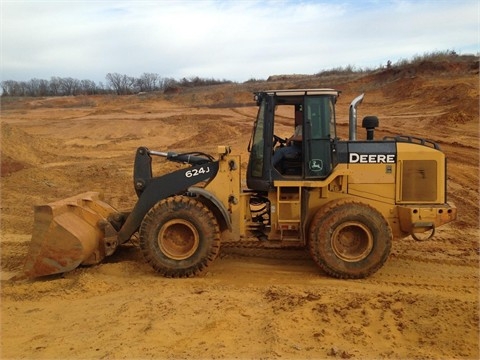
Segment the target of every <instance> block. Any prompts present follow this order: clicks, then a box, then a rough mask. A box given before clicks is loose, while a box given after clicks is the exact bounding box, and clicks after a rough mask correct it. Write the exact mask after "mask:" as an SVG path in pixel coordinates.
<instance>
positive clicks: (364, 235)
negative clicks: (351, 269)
mask: <svg viewBox="0 0 480 360" xmlns="http://www.w3.org/2000/svg"><path fill="white" fill-rule="evenodd" d="M331 243H332V249H333V251H334V253H335V255H336V256H338V257H339V258H340V259H342V260H344V261H347V262H355V261H360V260H363V259H365V258H366V257H367V256H368V254H370V252H371V251H372V248H373V235H372V233H371V231H370V229H369V228H368V227H367V226H365V225H364V224H362V223H359V222H355V221H349V222H345V223H343V224H340V225H339V226H338V227H337V228H336V229H335V231H334V232H333V234H332V238H331Z"/></svg>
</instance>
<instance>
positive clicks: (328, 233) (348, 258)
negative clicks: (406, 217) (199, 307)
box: [309, 201, 393, 279]
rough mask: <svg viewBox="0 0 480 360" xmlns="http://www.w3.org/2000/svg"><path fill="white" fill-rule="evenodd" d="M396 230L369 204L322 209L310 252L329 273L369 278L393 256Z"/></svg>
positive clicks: (345, 203)
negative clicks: (393, 232) (393, 233)
mask: <svg viewBox="0 0 480 360" xmlns="http://www.w3.org/2000/svg"><path fill="white" fill-rule="evenodd" d="M392 238H393V236H392V230H391V229H390V226H389V224H388V222H387V221H386V220H385V218H384V217H383V215H382V214H380V213H379V212H378V211H377V210H375V209H374V208H372V207H371V206H369V205H366V204H362V203H358V202H352V201H341V202H338V203H333V204H329V205H326V206H324V207H323V208H320V210H318V211H317V213H316V214H315V216H314V218H313V219H312V222H311V224H310V231H309V249H310V254H311V255H312V258H313V260H314V261H315V262H316V263H317V265H318V266H319V267H320V268H321V269H322V270H324V271H325V272H326V273H327V274H329V275H331V276H333V277H336V278H342V279H347V278H350V279H360V278H365V277H367V276H369V275H371V274H373V273H375V272H376V271H377V270H378V269H380V268H381V267H382V265H383V264H384V263H385V261H386V260H387V258H388V256H389V255H390V250H391V247H392Z"/></svg>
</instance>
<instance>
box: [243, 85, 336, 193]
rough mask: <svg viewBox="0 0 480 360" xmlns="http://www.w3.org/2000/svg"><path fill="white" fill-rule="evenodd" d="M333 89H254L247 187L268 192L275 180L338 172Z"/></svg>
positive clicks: (325, 175) (324, 176)
mask: <svg viewBox="0 0 480 360" xmlns="http://www.w3.org/2000/svg"><path fill="white" fill-rule="evenodd" d="M339 94H340V92H339V91H337V90H333V89H298V90H271V91H264V92H257V93H255V100H256V102H257V105H258V106H259V109H258V114H257V119H256V121H255V124H254V128H253V132H252V138H251V140H250V144H249V149H248V150H249V151H250V160H249V164H248V170H247V186H248V187H249V188H250V189H253V190H257V191H268V189H270V188H272V187H273V181H274V180H292V181H298V180H300V179H324V178H326V177H327V176H328V175H329V174H330V173H331V172H332V170H333V168H334V166H335V164H334V162H335V158H334V156H333V155H334V140H335V139H336V131H335V103H336V101H337V98H338V96H339Z"/></svg>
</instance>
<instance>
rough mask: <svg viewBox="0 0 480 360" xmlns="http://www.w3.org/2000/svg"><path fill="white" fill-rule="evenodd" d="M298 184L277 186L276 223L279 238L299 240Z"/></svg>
mask: <svg viewBox="0 0 480 360" xmlns="http://www.w3.org/2000/svg"><path fill="white" fill-rule="evenodd" d="M301 192H302V188H301V187H300V186H278V187H277V223H278V227H277V228H278V230H279V231H280V240H297V241H298V240H301Z"/></svg>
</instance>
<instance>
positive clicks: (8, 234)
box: [0, 56, 480, 359]
mask: <svg viewBox="0 0 480 360" xmlns="http://www.w3.org/2000/svg"><path fill="white" fill-rule="evenodd" d="M320 87H331V88H335V89H339V90H341V91H342V94H341V96H340V98H339V100H338V102H337V110H336V111H337V126H338V132H339V136H340V137H342V138H347V137H348V108H349V105H350V102H351V101H352V100H353V98H355V97H356V96H358V95H359V94H361V93H365V99H364V101H363V103H362V104H361V105H360V106H359V108H358V113H359V118H360V119H361V118H362V117H364V116H366V115H377V116H378V117H379V119H380V126H379V128H378V129H377V130H376V137H377V138H381V137H383V136H394V135H398V134H403V135H413V136H417V137H420V138H427V139H430V140H432V141H435V142H437V143H438V144H439V145H440V147H441V149H442V150H443V151H444V152H445V154H446V156H447V161H448V163H447V164H448V185H447V191H448V198H449V201H453V202H454V203H455V204H456V206H457V208H458V220H457V221H455V222H454V223H452V224H449V225H446V226H445V227H442V228H440V229H438V230H437V232H436V235H435V237H434V238H433V239H432V240H430V241H426V242H416V241H414V240H412V239H410V238H408V239H404V240H398V241H397V240H396V241H394V244H393V251H392V254H391V255H390V258H389V259H388V261H387V263H386V265H385V266H384V267H383V268H382V269H381V270H380V271H379V272H378V273H376V274H375V275H374V276H372V277H370V278H367V279H363V280H354V281H344V280H337V279H332V278H329V277H328V276H327V275H326V274H324V273H322V272H321V271H320V270H319V269H318V268H317V267H316V266H315V264H314V263H313V261H312V260H311V259H310V258H309V257H308V256H307V255H306V254H305V253H304V252H302V251H288V250H285V251H283V252H278V251H277V252H275V251H273V252H268V251H260V250H259V251H255V252H253V253H252V252H247V253H242V252H234V251H232V252H228V251H225V252H223V253H222V255H221V257H220V258H219V259H217V260H216V262H215V263H214V264H213V265H212V266H211V267H209V269H208V272H207V273H206V274H205V276H203V277H199V278H191V279H166V278H162V277H159V276H158V275H156V274H155V273H154V272H153V270H152V269H151V268H150V267H149V266H148V265H147V264H146V262H145V260H144V259H143V257H142V255H141V253H140V251H139V250H138V248H136V247H134V246H126V247H124V248H121V249H120V250H117V253H115V254H114V255H113V256H112V257H110V258H108V261H106V262H104V263H102V264H99V265H96V266H93V267H81V268H78V269H76V270H74V271H72V272H70V273H67V274H65V275H63V276H52V277H49V278H47V279H44V280H39V281H13V280H12V277H13V276H14V275H16V274H18V273H19V272H20V271H21V269H22V266H23V261H24V258H25V255H26V252H27V249H28V246H29V241H30V236H31V232H32V224H33V205H34V204H41V203H48V202H52V201H55V200H58V199H62V198H65V197H69V196H72V195H75V194H77V193H81V192H84V191H100V192H102V193H103V194H104V198H105V201H106V202H108V203H110V204H111V205H112V206H114V207H116V208H118V209H129V208H131V207H132V206H133V205H134V204H135V200H136V196H135V192H134V189H133V184H132V165H133V159H134V155H135V151H136V148H137V147H138V146H147V147H148V148H150V149H152V150H158V151H178V152H181V151H192V150H195V151H202V152H207V153H211V154H215V152H216V149H217V145H230V146H231V147H232V149H233V151H234V152H235V153H239V154H241V155H242V167H243V169H244V170H245V168H246V163H247V159H248V157H247V156H248V152H247V145H248V142H249V139H250V135H251V131H252V124H253V121H254V119H255V117H256V113H257V107H256V106H255V103H254V101H253V94H252V92H254V91H259V90H268V89H285V88H320ZM358 134H359V138H363V137H364V136H365V134H364V129H361V128H360V126H359V129H358ZM479 148H480V146H479V64H478V58H476V57H468V56H467V57H458V58H455V57H453V58H448V59H443V61H427V60H425V61H421V62H418V63H413V64H408V65H404V66H400V65H399V66H397V67H393V68H385V69H378V70H376V71H371V72H365V73H352V74H350V73H325V74H318V75H313V76H290V75H276V76H272V77H270V78H269V80H268V81H262V82H248V83H244V84H224V85H215V86H206V87H197V88H182V89H180V90H179V91H176V92H174V93H167V94H164V93H142V94H136V95H128V96H112V95H104V96H78V97H54V98H2V110H1V163H2V164H1V165H2V167H1V176H2V177H1V194H0V196H1V198H0V200H1V232H0V234H1V242H0V245H1V300H2V301H1V318H2V327H1V343H0V351H1V353H0V355H1V358H2V359H31V358H37V359H53V358H62V359H99V358H115V359H130V358H142V359H147V358H148V359H153V358H155V359H159V358H162V359H163V358H164V359H176V358H182V359H184V358H205V359H207V358H220V359H231V358H240V359H261V358H263V359H277V358H283V359H285V358H286V359H318V358H343V359H348V358H352V359H353V358H359V359H371V358H391V359H407V358H408V359H447V358H448V359H450V358H456V359H460V358H462V359H476V358H479V356H480V353H479V338H478V331H479V317H478V314H479V271H478V270H479V241H478V240H479V235H480V230H479V201H480V199H479V153H480V152H479ZM176 167H177V165H175V164H172V163H165V162H160V163H159V164H155V167H154V169H155V172H156V173H158V174H160V173H164V172H168V171H171V170H172V169H174V168H176Z"/></svg>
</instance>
